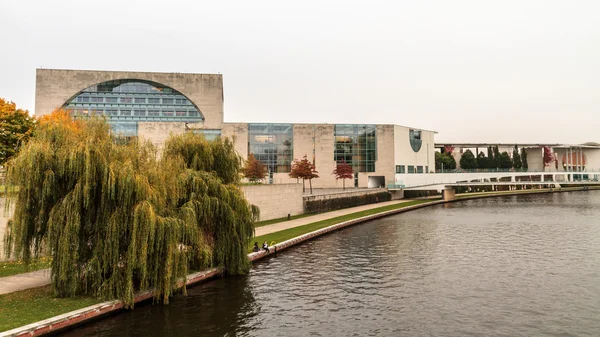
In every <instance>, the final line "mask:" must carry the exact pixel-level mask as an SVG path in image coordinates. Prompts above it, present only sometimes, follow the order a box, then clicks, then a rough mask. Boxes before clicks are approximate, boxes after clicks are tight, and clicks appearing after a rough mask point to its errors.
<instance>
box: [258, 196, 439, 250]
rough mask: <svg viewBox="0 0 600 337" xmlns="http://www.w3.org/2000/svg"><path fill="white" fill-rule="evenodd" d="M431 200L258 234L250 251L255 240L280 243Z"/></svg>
mask: <svg viewBox="0 0 600 337" xmlns="http://www.w3.org/2000/svg"><path fill="white" fill-rule="evenodd" d="M430 201H432V200H413V201H408V202H403V203H398V204H393V205H388V206H383V207H378V208H373V209H368V210H365V211H360V212H355V213H350V214H346V215H342V216H338V217H335V218H331V219H326V220H321V221H317V222H313V223H310V224H307V225H304V226H299V227H294V228H290V229H286V230H282V231H279V232H275V233H271V234H265V235H261V236H257V237H255V238H254V239H252V242H250V244H249V245H248V252H251V251H252V246H253V242H254V241H256V242H258V243H259V245H260V243H262V242H264V241H267V242H268V243H269V244H270V243H272V242H275V243H279V242H283V241H285V240H289V239H291V238H295V237H297V236H300V235H302V234H306V233H310V232H312V231H316V230H317V229H321V228H325V227H328V226H331V225H335V224H337V223H340V222H344V221H348V220H352V219H356V218H360V217H363V216H367V215H372V214H377V213H381V212H386V211H391V210H394V209H399V208H405V207H408V206H413V205H418V204H423V203H426V202H430Z"/></svg>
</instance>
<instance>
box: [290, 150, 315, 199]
mask: <svg viewBox="0 0 600 337" xmlns="http://www.w3.org/2000/svg"><path fill="white" fill-rule="evenodd" d="M318 173H319V172H317V170H316V169H315V165H313V163H311V162H310V161H308V158H307V157H306V155H304V157H303V158H302V160H298V159H294V162H293V163H292V171H291V172H290V178H296V179H302V192H305V191H306V187H305V186H304V181H305V180H308V183H309V184H310V193H311V194H312V180H313V179H314V178H319V175H318Z"/></svg>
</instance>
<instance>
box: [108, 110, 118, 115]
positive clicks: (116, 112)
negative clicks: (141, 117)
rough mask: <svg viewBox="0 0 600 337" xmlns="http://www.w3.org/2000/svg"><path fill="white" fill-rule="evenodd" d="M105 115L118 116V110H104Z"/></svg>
mask: <svg viewBox="0 0 600 337" xmlns="http://www.w3.org/2000/svg"><path fill="white" fill-rule="evenodd" d="M106 114H107V115H109V116H118V115H119V110H117V109H108V110H106Z"/></svg>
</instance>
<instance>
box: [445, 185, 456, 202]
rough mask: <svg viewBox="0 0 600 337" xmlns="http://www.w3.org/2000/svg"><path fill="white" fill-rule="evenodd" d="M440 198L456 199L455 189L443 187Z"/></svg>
mask: <svg viewBox="0 0 600 337" xmlns="http://www.w3.org/2000/svg"><path fill="white" fill-rule="evenodd" d="M442 199H443V200H444V201H446V202H448V201H452V200H455V199H456V191H455V190H454V189H453V188H452V187H444V189H443V190H442Z"/></svg>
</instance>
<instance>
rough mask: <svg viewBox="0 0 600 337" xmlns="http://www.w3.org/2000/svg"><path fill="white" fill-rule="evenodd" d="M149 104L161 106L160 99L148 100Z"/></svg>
mask: <svg viewBox="0 0 600 337" xmlns="http://www.w3.org/2000/svg"><path fill="white" fill-rule="evenodd" d="M148 104H160V98H148Z"/></svg>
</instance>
